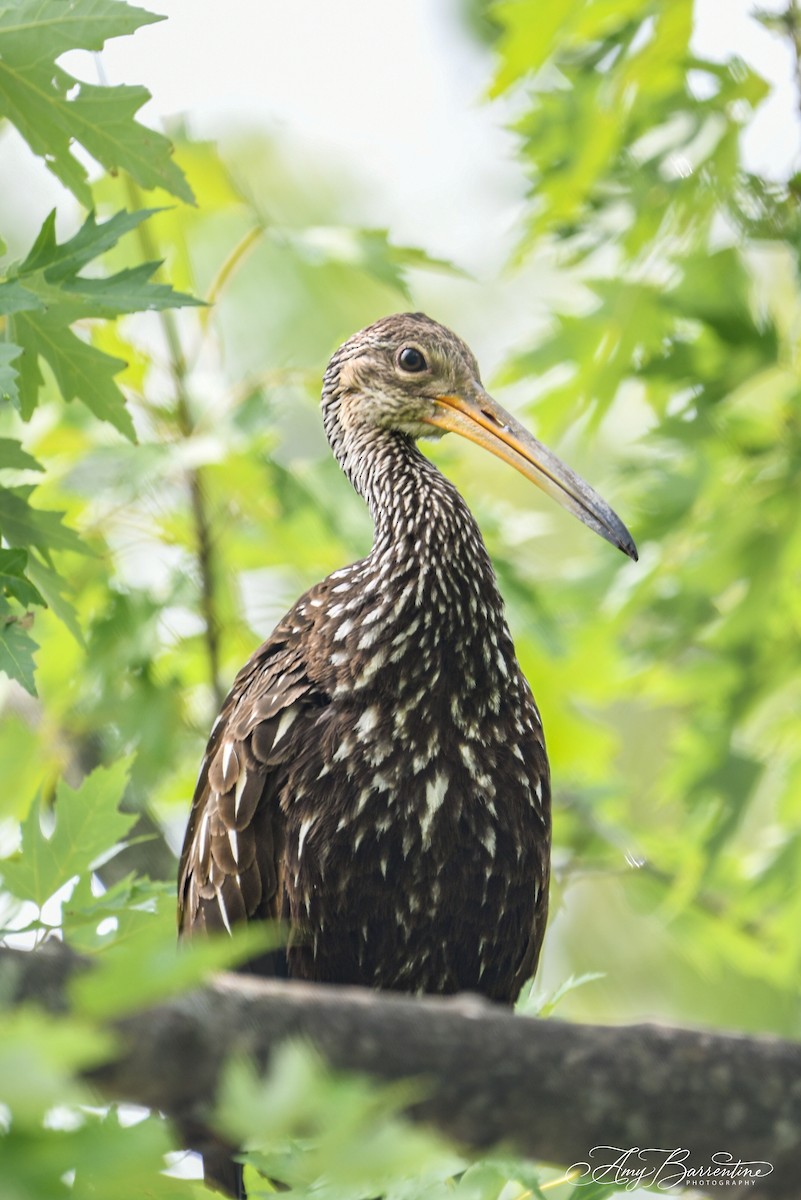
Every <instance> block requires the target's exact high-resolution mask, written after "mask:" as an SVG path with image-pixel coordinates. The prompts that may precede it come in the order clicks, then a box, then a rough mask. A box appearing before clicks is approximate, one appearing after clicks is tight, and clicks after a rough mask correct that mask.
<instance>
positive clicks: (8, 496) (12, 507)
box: [0, 487, 88, 556]
mask: <svg viewBox="0 0 801 1200" xmlns="http://www.w3.org/2000/svg"><path fill="white" fill-rule="evenodd" d="M32 491H33V489H32V488H30V487H16V488H7V487H0V535H2V537H3V539H4V541H6V542H8V543H10V545H12V546H17V547H19V546H24V547H26V548H27V547H30V546H34V547H36V549H37V550H40V551H41V552H42V553H43V554H44V555H45V556H47V555H48V554H49V553H50V551H51V550H72V551H73V553H75V554H87V553H88V550H87V547H86V545H85V544H84V542H82V541H81V539H80V538H79V537H78V535H77V533H75V532H74V531H73V530H72V529H68V528H67V526H66V525H64V524H62V521H61V518H62V516H63V513H60V512H54V511H53V510H52V509H44V508H32V507H31V505H30V504H29V503H28V497H29V496H30V494H31V492H32Z"/></svg>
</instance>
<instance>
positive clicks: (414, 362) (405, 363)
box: [398, 346, 428, 374]
mask: <svg viewBox="0 0 801 1200" xmlns="http://www.w3.org/2000/svg"><path fill="white" fill-rule="evenodd" d="M398 366H399V367H400V369H401V370H402V371H410V372H412V373H413V374H417V373H418V372H419V371H425V369H426V367H427V366H428V363H427V362H426V360H425V358H424V357H423V355H422V354H421V353H420V351H419V350H418V349H417V347H416V346H404V348H403V349H402V350H401V352H400V354H399V355H398Z"/></svg>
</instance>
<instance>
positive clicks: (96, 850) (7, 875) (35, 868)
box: [0, 761, 136, 908]
mask: <svg viewBox="0 0 801 1200" xmlns="http://www.w3.org/2000/svg"><path fill="white" fill-rule="evenodd" d="M129 770H130V763H129V762H126V761H120V762H118V763H115V764H114V766H112V767H109V768H108V769H104V768H98V769H97V770H96V771H93V772H92V774H91V775H89V776H88V777H87V778H86V779H85V780H84V782H83V783H82V784H81V786H80V788H78V789H77V790H73V789H72V788H70V787H69V786H68V785H67V784H66V783H64V782H61V783H60V784H59V786H58V788H57V790H56V799H55V805H54V816H55V827H54V829H53V831H52V833H50V834H49V835H47V834H46V833H45V832H44V830H43V828H42V811H41V808H40V805H39V804H33V805H32V806H31V810H30V812H29V814H28V816H27V818H26V820H25V822H24V823H23V826H22V845H21V848H20V851H19V853H18V854H17V855H16V856H15V857H13V858H10V859H6V860H4V861H3V862H2V864H0V872H1V873H2V876H3V881H4V883H5V886H6V887H7V888H8V889H9V891H11V892H13V894H14V895H15V896H19V897H20V899H22V900H31V901H32V902H33V903H34V904H36V905H37V906H38V907H39V908H41V907H42V905H43V904H44V903H45V901H46V900H48V899H49V898H50V897H51V896H52V895H54V894H55V892H57V891H58V890H59V888H61V887H63V886H64V884H65V883H68V882H69V880H70V879H72V878H73V877H74V876H75V875H79V874H81V873H83V872H85V871H87V870H88V869H89V868H90V867H91V866H92V864H93V863H94V862H95V861H96V860H97V859H98V858H99V857H100V856H101V855H103V854H106V853H108V852H110V851H111V850H112V849H113V848H114V847H115V846H116V845H118V844H119V843H120V842H121V841H123V839H124V838H125V836H126V834H127V833H128V832H129V830H130V828H131V826H132V825H133V823H134V821H135V820H136V817H135V815H134V816H132V815H131V814H130V813H121V812H119V811H118V808H117V805H118V802H119V798H120V796H121V794H122V791H123V788H124V787H125V781H126V779H127V776H128V772H129Z"/></svg>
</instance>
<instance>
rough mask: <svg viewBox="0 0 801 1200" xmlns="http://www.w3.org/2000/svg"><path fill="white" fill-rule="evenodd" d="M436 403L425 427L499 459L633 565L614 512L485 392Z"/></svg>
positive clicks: (633, 553) (630, 542) (628, 539)
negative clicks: (457, 437)
mask: <svg viewBox="0 0 801 1200" xmlns="http://www.w3.org/2000/svg"><path fill="white" fill-rule="evenodd" d="M434 405H435V407H434V412H433V413H432V414H431V416H428V417H425V418H424V420H425V421H426V423H427V424H429V425H433V426H435V427H436V428H437V429H442V430H443V431H449V432H451V433H459V434H461V435H462V437H465V438H468V439H469V441H471V442H475V443H476V445H478V446H483V447H484V449H485V450H489V451H490V452H491V453H492V454H495V455H496V456H497V457H498V458H501V459H503V461H504V462H507V463H509V465H510V466H512V467H514V468H515V469H516V470H517V471H519V472H520V474H521V475H525V477H526V479H530V480H531V482H532V483H535V484H536V485H537V487H539V488H542V490H543V491H544V492H547V494H548V495H549V496H553V498H554V500H556V501H558V503H559V504H561V505H562V507H563V508H566V509H567V510H568V512H572V513H573V515H574V516H576V517H578V519H579V520H580V521H583V522H584V524H585V525H588V526H589V527H590V529H594V530H595V532H596V533H598V534H600V535H601V537H602V538H605V539H606V541H607V542H611V543H612V545H613V546H617V548H618V549H619V550H622V551H623V553H624V554H627V555H628V556H629V558H633V559H634V561H635V562H636V561H637V547H636V546H635V545H634V539H633V538H632V536H631V534H630V533H629V531H628V529H627V528H626V526H625V525H624V524H623V522H622V521H621V519H620V517H619V516H618V515H617V513H615V512H613V511H612V509H611V508H610V507H609V505H608V504H607V503H606V501H605V500H602V499H601V497H600V496H599V495H598V493H597V492H595V491H593V489H592V488H591V487H590V485H589V484H588V483H585V482H584V480H583V479H582V478H581V477H580V476H579V475H577V474H576V473H575V471H571V469H570V467H568V466H566V465H565V464H564V463H563V462H562V461H561V460H560V459H559V458H557V457H556V455H555V454H553V453H552V452H551V451H550V450H549V449H548V447H547V446H543V444H542V442H540V441H538V440H537V438H535V437H533V436H532V434H530V433H529V432H528V430H527V429H524V428H523V426H522V425H521V424H520V422H519V421H516V420H515V418H514V417H513V416H512V415H511V414H510V413H508V412H506V410H505V409H503V408H501V406H500V404H498V403H497V402H496V401H495V400H493V399H492V397H491V396H490V395H488V394H487V393H486V392H485V391H484V390H483V389H481V388H477V389H476V394H475V398H474V399H473V400H466V399H465V398H464V397H463V396H456V395H447V396H438V397H437V398H436V400H435V401H434Z"/></svg>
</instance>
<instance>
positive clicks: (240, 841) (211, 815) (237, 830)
mask: <svg viewBox="0 0 801 1200" xmlns="http://www.w3.org/2000/svg"><path fill="white" fill-rule="evenodd" d="M307 632H308V630H307V627H306V622H305V621H304V620H303V619H302V617H301V613H300V610H299V608H298V607H296V609H294V610H293V611H292V612H290V613H289V614H287V617H286V618H285V619H284V621H283V622H282V623H281V625H280V626H279V627H278V628H277V629H276V630H275V632H274V633H273V635H272V636H271V637H270V638H269V639H268V640H267V641H266V642H265V643H264V644H263V645H262V646H260V647H259V649H258V650H257V651H256V653H255V654H254V655H253V657H252V658H251V659H250V660H249V662H248V663H246V665H245V666H244V667H243V669H242V670H241V671H240V672H239V675H238V676H237V678H236V680H235V681H234V685H233V687H232V688H231V691H230V692H229V694H228V696H227V698H226V700H225V702H224V704H223V706H222V709H221V711H220V715H219V717H218V718H217V720H216V722H215V723H214V726H213V728H212V732H211V736H210V737H209V741H208V745H207V746H206V753H205V755H204V758H203V763H202V765H201V769H200V774H199V776H198V781H197V786H196V788H195V795H194V799H193V801H192V811H191V814H190V817H189V824H188V827H187V831H186V837H185V839H184V847H183V852H182V854H181V863H180V867H179V875H178V905H179V911H178V925H179V929H180V931H181V933H182V934H183V935H190V934H192V933H195V932H198V931H205V930H219V931H223V930H227V931H229V932H230V930H231V928H232V927H233V925H234V923H235V922H237V921H246V920H247V921H252V920H258V919H268V918H277V917H279V916H280V915H281V910H282V904H283V894H282V891H283V889H282V886H281V879H282V854H283V846H284V834H283V818H282V814H281V811H280V808H279V798H280V795H281V791H282V788H283V785H284V783H285V781H286V775H287V771H288V769H289V767H290V766H291V764H292V762H293V761H294V759H295V758H296V756H297V755H298V754H300V753H302V751H303V748H304V746H305V745H306V744H307V743H308V739H309V737H310V736H311V727H312V725H313V724H314V723H315V721H316V719H317V718H318V717H319V712H320V706H321V705H324V704H326V703H327V702H328V697H327V696H326V694H325V692H324V691H323V690H322V689H321V688H320V687H319V686H318V685H317V684H315V683H314V682H313V680H312V679H311V678H310V677H309V672H308V670H307V665H306V663H305V661H304V659H303V656H302V653H301V646H302V645H303V642H304V638H305V636H306V634H307Z"/></svg>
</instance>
